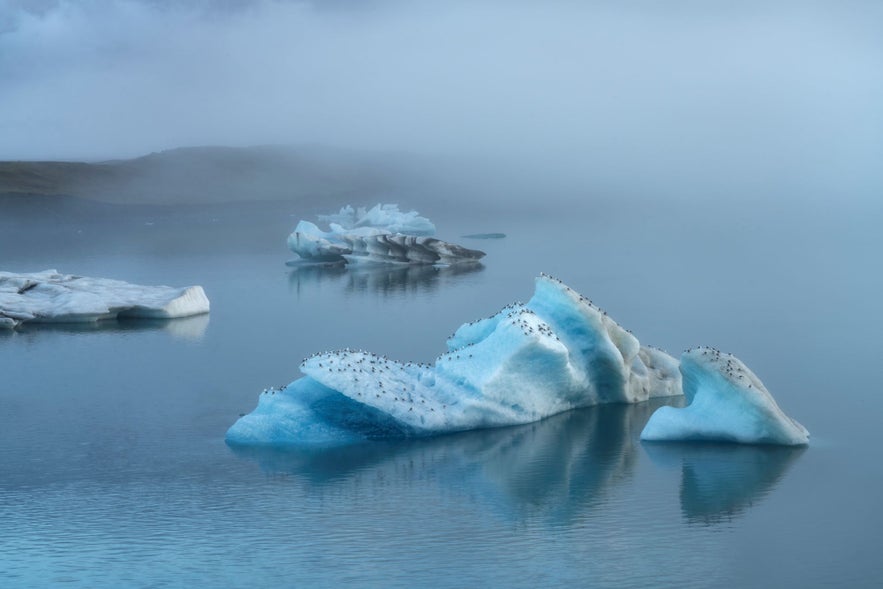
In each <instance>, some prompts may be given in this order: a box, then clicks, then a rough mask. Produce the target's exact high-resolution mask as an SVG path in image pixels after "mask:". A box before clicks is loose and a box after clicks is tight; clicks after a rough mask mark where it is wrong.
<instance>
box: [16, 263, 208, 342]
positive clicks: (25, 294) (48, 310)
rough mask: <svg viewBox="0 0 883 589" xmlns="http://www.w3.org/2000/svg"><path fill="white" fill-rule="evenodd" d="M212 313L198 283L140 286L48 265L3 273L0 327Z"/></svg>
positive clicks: (168, 317) (162, 317)
mask: <svg viewBox="0 0 883 589" xmlns="http://www.w3.org/2000/svg"><path fill="white" fill-rule="evenodd" d="M208 312H209V301H208V298H207V297H206V296H205V292H204V291H203V290H202V287H200V286H190V287H186V288H173V287H170V286H140V285H137V284H130V283H128V282H123V281H120V280H110V279H107V278H87V277H84V276H73V275H70V274H59V273H58V272H57V271H56V270H45V271H43V272H34V273H28V274H15V273H12V272H0V328H7V329H13V328H16V327H18V326H19V325H20V324H21V323H24V322H34V323H90V322H97V321H101V320H105V319H115V318H150V319H172V318H177V317H189V316H192V315H199V314H202V313H208Z"/></svg>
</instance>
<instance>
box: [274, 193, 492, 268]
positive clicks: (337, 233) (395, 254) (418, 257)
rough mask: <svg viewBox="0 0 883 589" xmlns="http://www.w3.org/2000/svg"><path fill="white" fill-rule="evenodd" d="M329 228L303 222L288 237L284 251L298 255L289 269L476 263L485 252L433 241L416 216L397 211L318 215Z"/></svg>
mask: <svg viewBox="0 0 883 589" xmlns="http://www.w3.org/2000/svg"><path fill="white" fill-rule="evenodd" d="M319 218H320V220H325V221H328V222H329V230H328V231H323V230H322V229H320V228H319V227H318V226H317V225H316V224H315V223H311V222H310V221H305V220H302V221H300V222H298V224H297V226H296V227H295V228H294V231H293V232H292V233H291V235H289V236H288V248H289V249H290V250H291V251H293V252H294V253H296V254H297V255H298V260H296V261H295V262H294V263H295V264H296V263H299V262H307V263H325V264H327V263H341V262H345V263H348V264H361V265H371V264H375V265H377V264H437V265H450V264H458V263H463V262H467V263H468V262H477V261H478V260H480V259H481V258H483V257H484V255H485V254H484V252H482V251H479V250H472V249H468V248H465V247H462V246H459V245H456V244H453V243H448V242H446V241H442V240H440V239H436V238H434V237H429V236H430V235H432V234H433V233H435V226H434V225H433V224H432V223H431V222H430V221H429V219H426V218H425V217H420V216H418V214H417V212H416V211H411V212H408V213H402V212H400V211H399V210H398V206H396V205H380V204H378V205H377V206H375V207H374V208H372V209H370V210H368V211H366V210H365V209H364V208H360V209H358V211H354V210H353V208H352V207H349V206H347V207H344V208H342V209H341V210H340V213H337V214H334V215H319Z"/></svg>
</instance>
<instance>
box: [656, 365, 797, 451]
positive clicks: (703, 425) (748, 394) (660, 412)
mask: <svg viewBox="0 0 883 589" xmlns="http://www.w3.org/2000/svg"><path fill="white" fill-rule="evenodd" d="M680 372H681V375H682V377H683V378H682V381H683V390H684V396H685V398H686V400H687V406H686V407H683V408H680V409H679V408H675V407H660V408H659V409H657V410H656V412H655V413H653V415H651V416H650V419H649V421H648V422H647V425H646V426H645V427H644V431H643V432H641V439H642V440H646V441H699V440H702V441H718V442H738V443H743V444H778V445H785V446H799V445H804V444H808V443H809V432H808V431H807V430H806V428H805V427H803V426H802V425H800V424H799V423H797V421H795V420H793V419H791V418H790V417H788V416H787V415H785V413H784V412H783V411H782V410H781V409H780V408H779V406H778V405H777V404H776V401H775V400H774V399H773V397H772V395H770V393H769V391H767V389H766V387H764V385H763V383H762V382H761V381H760V379H759V378H758V377H757V376H756V375H755V374H754V373H753V372H751V370H749V369H748V367H747V366H745V364H743V363H742V362H741V361H740V360H739V359H738V358H736V357H735V356H733V355H732V354H722V353H721V352H719V351H718V350H716V349H714V348H707V347H701V348H694V349H692V350H688V351H686V352H684V354H682V355H681V362H680Z"/></svg>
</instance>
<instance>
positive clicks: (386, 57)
mask: <svg viewBox="0 0 883 589" xmlns="http://www.w3.org/2000/svg"><path fill="white" fill-rule="evenodd" d="M881 28H883V6H881V5H880V4H877V3H873V2H865V1H856V2H847V3H843V2H842V3H837V4H836V5H835V4H832V3H826V2H784V3H776V4H775V5H768V3H763V2H749V3H743V4H739V5H731V4H730V3H725V2H710V3H709V2H693V1H687V0H683V1H678V2H671V3H666V6H665V8H662V7H660V6H658V5H657V4H655V3H652V2H636V3H631V4H630V5H629V6H628V7H623V6H621V5H620V3H614V2H592V3H578V2H567V1H557V2H551V3H541V4H538V3H532V2H499V1H487V2H460V1H455V2H444V3H437V2H419V1H418V2H403V1H397V0H385V1H373V2H345V1H333V2H329V1H325V2H321V1H314V2H295V1H275V2H271V1H259V0H236V1H229V2H220V3H219V2H206V1H201V0H192V1H188V2H177V3H173V2H163V1H158V0H152V1H151V0H91V1H88V2H76V3H75V2H69V1H64V0H44V1H40V2H23V1H13V2H11V3H6V5H5V8H0V80H2V91H0V159H75V160H96V159H111V158H126V157H135V156H140V155H144V154H147V153H151V152H155V151H162V150H166V149H170V148H175V147H181V146H194V145H225V146H248V145H264V144H305V143H307V144H310V143H318V144H323V145H331V146H336V147H342V148H351V149H359V150H371V151H375V150H392V151H406V152H415V153H427V154H454V155H462V156H467V157H473V156H474V157H477V158H482V157H492V158H497V159H500V160H508V161H513V162H521V163H524V164H527V165H530V166H533V167H535V168H536V169H537V170H546V169H548V171H549V173H550V174H554V173H561V172H562V171H563V170H568V171H572V172H574V171H575V169H576V168H580V170H579V171H578V173H579V174H584V175H586V176H593V175H595V174H599V175H617V174H619V175H622V174H630V173H633V172H634V171H635V170H641V173H643V174H647V175H648V176H651V177H654V178H658V179H661V180H664V179H665V177H667V176H669V175H671V174H680V173H683V171H684V170H686V169H699V170H702V173H703V174H708V173H722V174H731V175H734V176H735V175H741V174H751V175H755V176H769V177H771V179H772V180H775V179H776V178H778V177H786V176H794V175H800V174H810V175H816V176H818V175H824V176H825V178H827V177H828V176H833V177H835V178H836V179H837V181H836V182H835V181H832V182H831V183H832V185H837V184H838V183H839V182H840V181H841V180H842V179H850V178H852V179H853V181H854V180H855V178H856V177H857V176H859V177H865V178H867V176H868V175H869V174H875V172H872V170H874V169H875V167H876V166H875V164H876V162H877V161H878V160H879V155H880V153H883V114H881V111H880V109H879V105H880V104H883V67H881V64H883V37H881V36H880V35H879V31H880V30H881ZM820 167H821V168H824V174H822V173H821V172H820V171H819V168H820ZM876 174H877V175H879V173H876ZM817 181H818V178H816V179H815V180H814V182H811V183H810V184H813V183H815V182H817ZM874 184H875V186H879V185H881V183H880V182H875V183H874Z"/></svg>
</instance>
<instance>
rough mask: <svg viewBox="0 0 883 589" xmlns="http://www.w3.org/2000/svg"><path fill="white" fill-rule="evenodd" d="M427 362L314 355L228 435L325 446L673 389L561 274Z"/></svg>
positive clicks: (668, 372)
mask: <svg viewBox="0 0 883 589" xmlns="http://www.w3.org/2000/svg"><path fill="white" fill-rule="evenodd" d="M447 346H448V351H447V352H446V353H444V354H442V355H441V356H439V357H438V358H437V359H436V362H435V364H433V365H428V364H417V363H411V362H397V361H394V360H390V359H388V358H385V357H381V356H377V355H375V354H371V353H369V352H363V351H355V350H341V351H336V352H328V353H322V354H316V355H314V356H312V357H311V358H308V359H307V360H305V361H304V362H303V364H302V365H301V370H302V372H303V373H304V374H305V375H306V376H305V377H304V378H301V379H299V380H297V381H295V382H293V383H292V384H290V385H288V386H287V387H285V388H284V389H281V390H275V389H273V390H268V391H265V392H264V394H262V395H261V397H260V401H259V404H258V407H257V408H256V409H255V410H254V411H253V412H252V413H250V414H248V415H245V416H243V417H242V418H240V419H239V420H238V421H237V422H236V423H235V424H234V425H233V426H232V427H231V428H230V429H229V431H228V432H227V440H228V441H229V442H231V443H234V444H264V445H276V444H279V445H284V444H332V443H341V442H349V441H354V440H359V439H376V438H384V437H407V436H425V435H431V434H438V433H444V432H453V431H460V430H468V429H477V428H485V427H497V426H505V425H514V424H520V423H529V422H532V421H536V420H539V419H542V418H544V417H548V416H550V415H554V414H556V413H560V412H562V411H567V410H569V409H574V408H577V407H585V406H589V405H594V404H598V403H614V402H621V403H635V402H639V401H644V400H647V399H649V398H651V397H664V396H672V395H680V394H681V382H680V379H681V377H680V373H679V371H678V363H677V361H676V360H675V359H674V358H672V357H671V356H669V355H668V354H666V353H664V352H662V351H660V350H658V349H655V348H651V347H646V346H641V345H640V343H639V342H638V340H637V338H635V337H634V336H633V335H632V334H631V333H629V332H628V331H627V330H625V329H623V328H622V327H620V326H619V325H618V324H617V323H616V322H615V321H613V320H612V319H610V318H609V317H608V316H607V314H606V313H605V312H603V311H602V310H601V309H599V308H598V307H596V306H595V305H593V304H592V303H591V302H590V301H589V300H588V299H586V298H585V297H583V296H581V295H579V293H577V292H575V291H573V290H572V289H570V288H569V287H567V286H566V285H564V284H563V283H561V282H560V281H558V280H556V279H554V278H551V277H548V276H541V277H539V278H538V279H537V281H536V291H535V293H534V296H533V297H532V298H531V299H530V301H528V302H527V303H526V304H521V303H516V304H512V305H509V306H507V307H505V308H503V309H502V310H501V311H500V312H499V313H497V314H495V315H493V316H491V317H489V318H486V319H482V320H479V321H475V322H472V323H468V324H465V325H463V326H461V327H460V328H459V329H458V330H457V331H456V332H455V333H454V334H453V335H452V336H451V337H450V338H449V340H448V342H447Z"/></svg>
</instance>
